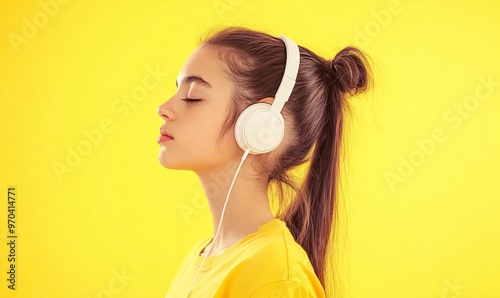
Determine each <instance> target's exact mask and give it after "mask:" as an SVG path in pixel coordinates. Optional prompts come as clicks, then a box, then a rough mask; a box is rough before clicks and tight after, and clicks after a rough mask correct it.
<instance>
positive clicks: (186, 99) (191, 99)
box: [181, 98, 201, 103]
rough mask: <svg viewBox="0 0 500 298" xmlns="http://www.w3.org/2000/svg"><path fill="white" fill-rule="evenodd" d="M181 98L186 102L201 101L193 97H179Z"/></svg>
mask: <svg viewBox="0 0 500 298" xmlns="http://www.w3.org/2000/svg"><path fill="white" fill-rule="evenodd" d="M181 99H182V100H184V101H185V102H187V103H193V102H197V101H201V99H193V98H181Z"/></svg>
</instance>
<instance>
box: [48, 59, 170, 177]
mask: <svg viewBox="0 0 500 298" xmlns="http://www.w3.org/2000/svg"><path fill="white" fill-rule="evenodd" d="M146 72H147V74H146V75H144V77H143V78H142V81H141V83H139V84H137V85H135V86H134V87H132V88H131V89H130V90H129V91H128V92H127V93H126V94H123V93H122V94H121V96H120V97H119V98H117V99H115V100H114V101H113V103H112V104H111V108H110V109H111V112H112V113H113V117H114V118H115V119H114V120H113V119H112V118H111V117H104V118H102V119H101V120H100V121H99V122H98V123H97V124H96V126H97V127H95V128H92V129H90V130H89V129H82V130H81V134H82V135H83V136H81V137H80V140H78V142H77V143H76V144H74V145H67V146H66V152H67V153H66V156H65V158H64V159H63V160H61V161H57V160H54V161H53V162H52V164H51V166H52V170H53V171H54V174H55V175H56V176H57V179H58V180H59V182H62V181H63V178H64V176H65V175H66V174H68V173H71V172H73V171H74V170H75V168H77V167H78V166H79V165H81V164H82V162H83V161H84V160H85V158H86V157H88V156H90V155H91V154H92V152H94V150H96V149H97V148H98V147H99V146H100V145H101V144H102V142H103V140H104V139H105V138H106V136H109V135H110V134H111V133H112V132H113V131H115V129H116V123H119V122H120V121H121V122H123V121H124V120H125V119H126V118H127V117H129V115H130V114H131V112H132V111H133V110H134V109H137V107H138V106H139V104H140V103H141V102H144V101H145V100H146V98H147V97H148V95H149V93H150V92H151V91H153V90H154V89H156V88H158V86H159V85H160V84H161V83H162V82H163V81H164V80H165V77H166V76H167V73H166V72H163V71H162V70H161V69H160V67H159V65H157V66H156V67H154V68H153V67H151V66H149V65H148V66H146ZM116 118H118V119H116Z"/></svg>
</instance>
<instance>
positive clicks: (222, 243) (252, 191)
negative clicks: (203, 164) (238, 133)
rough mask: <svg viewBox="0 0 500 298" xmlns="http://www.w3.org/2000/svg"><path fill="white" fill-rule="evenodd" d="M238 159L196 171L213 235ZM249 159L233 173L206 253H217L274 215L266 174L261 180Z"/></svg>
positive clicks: (255, 230)
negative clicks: (207, 208) (237, 171)
mask: <svg viewBox="0 0 500 298" xmlns="http://www.w3.org/2000/svg"><path fill="white" fill-rule="evenodd" d="M240 161H241V160H239V161H234V162H230V163H228V165H229V166H225V167H224V168H222V167H221V168H218V169H214V168H212V169H210V171H209V172H208V173H207V172H198V173H197V175H198V177H199V179H200V182H201V184H202V185H203V188H204V190H205V194H206V195H207V199H208V203H209V206H210V211H211V213H212V221H213V227H214V236H215V234H216V233H217V228H218V227H219V222H220V220H221V214H222V210H223V208H224V203H225V201H226V197H227V194H228V191H229V188H230V186H231V182H232V181H233V179H234V175H235V173H236V170H237V168H238V165H239V162H240ZM252 161H253V156H248V157H247V159H246V160H245V161H244V162H243V165H242V166H241V169H240V171H239V173H238V176H237V177H236V180H235V182H234V185H233V187H232V189H231V193H230V195H229V200H228V203H227V206H226V209H225V213H224V217H223V218H222V223H221V225H220V230H219V233H218V235H217V238H216V239H215V241H212V243H210V246H211V250H210V255H217V254H220V253H221V252H222V251H224V250H225V249H227V248H228V247H229V246H231V245H233V244H235V243H236V242H238V241H239V240H240V239H242V238H243V237H245V236H247V235H249V234H252V233H255V232H257V230H258V228H259V227H260V226H261V225H262V224H264V223H266V222H268V221H270V220H272V219H274V216H273V214H272V212H271V208H270V206H269V201H268V196H267V177H264V178H266V179H264V180H263V179H257V177H259V176H258V175H257V173H256V172H255V170H254V169H253V167H252V165H251V163H252ZM261 176H262V175H261ZM260 178H262V177H260ZM206 252H207V250H205V253H206Z"/></svg>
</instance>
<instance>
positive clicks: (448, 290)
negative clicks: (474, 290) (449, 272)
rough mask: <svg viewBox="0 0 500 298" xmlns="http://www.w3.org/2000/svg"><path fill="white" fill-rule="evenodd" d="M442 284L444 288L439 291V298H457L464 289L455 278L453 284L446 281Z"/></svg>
mask: <svg viewBox="0 0 500 298" xmlns="http://www.w3.org/2000/svg"><path fill="white" fill-rule="evenodd" d="M444 283H445V284H446V287H444V288H443V290H442V291H441V298H458V297H460V295H462V292H463V291H464V290H465V289H466V287H465V286H463V285H461V284H459V283H458V281H457V279H456V278H455V280H454V281H453V283H452V282H451V281H449V280H447V279H445V280H444Z"/></svg>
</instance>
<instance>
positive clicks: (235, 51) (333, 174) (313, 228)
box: [159, 27, 369, 283]
mask: <svg viewBox="0 0 500 298" xmlns="http://www.w3.org/2000/svg"><path fill="white" fill-rule="evenodd" d="M299 49H300V65H299V72H298V75H297V79H296V84H295V86H294V89H293V92H292V94H291V96H290V98H289V99H288V101H287V103H286V104H285V106H284V107H283V110H282V115H283V118H284V121H285V134H284V138H283V141H282V142H281V144H280V145H279V146H278V147H277V148H276V149H275V150H273V151H272V152H269V153H266V154H261V155H257V156H255V158H254V165H255V166H257V169H258V171H259V173H261V175H262V176H263V177H264V179H267V181H268V182H275V183H276V185H277V190H278V194H279V200H280V202H281V203H285V202H286V203H290V202H288V201H287V200H286V198H285V196H284V195H283V186H285V185H286V186H289V187H290V188H291V189H292V190H293V191H295V193H296V196H295V197H294V198H293V199H292V200H291V204H286V205H288V206H287V208H286V209H285V208H283V209H281V210H280V212H279V214H278V216H279V217H281V218H282V219H283V220H284V221H285V222H286V223H287V226H288V227H289V229H290V230H291V232H292V234H293V235H294V237H295V239H296V240H297V242H298V243H299V244H301V245H302V247H303V248H304V249H305V250H306V252H307V253H308V255H309V258H310V259H311V262H312V264H313V267H314V269H315V270H316V273H317V275H318V277H319V278H320V280H321V281H322V283H324V282H325V278H324V277H325V276H324V274H325V258H326V252H327V246H328V239H329V238H330V234H331V230H332V220H333V215H334V211H335V209H336V208H335V205H336V196H337V194H336V191H337V180H338V168H339V158H340V148H341V139H342V125H343V113H344V108H347V105H346V103H345V99H346V98H347V96H352V95H354V94H356V93H358V92H360V91H363V90H365V89H366V88H367V87H368V80H369V75H368V74H369V72H368V64H367V62H366V59H365V57H364V56H363V54H362V53H361V52H360V51H359V50H357V49H356V48H352V47H347V48H344V49H343V50H342V51H340V52H339V53H338V54H337V55H336V56H335V57H334V58H333V59H331V60H328V59H324V58H322V57H320V56H318V55H316V54H315V53H313V52H312V51H310V50H309V49H307V48H305V47H302V46H300V45H299ZM285 63H286V47H285V44H284V43H283V41H282V40H281V39H279V38H277V37H273V36H271V35H268V34H266V33H262V32H256V31H253V30H250V29H246V28H239V27H230V28H225V29H223V30H220V31H217V32H215V33H211V34H210V35H209V36H208V37H206V38H204V39H202V41H201V43H200V46H199V47H198V49H197V50H196V51H195V52H194V53H193V55H192V56H191V57H190V59H189V60H188V61H187V62H186V64H185V65H184V67H183V69H182V70H181V73H180V74H179V80H182V79H183V77H184V76H186V75H200V74H202V75H204V76H206V80H207V81H209V82H210V80H213V84H214V86H213V88H212V89H210V88H204V87H202V86H200V87H198V86H196V84H195V83H193V84H191V87H190V86H188V85H187V84H186V85H180V86H179V87H180V88H179V90H178V92H177V93H176V94H175V95H174V97H173V98H172V99H173V100H172V101H168V102H166V103H165V104H163V106H162V107H160V109H159V111H164V113H163V114H161V115H162V117H164V118H165V119H167V118H168V117H169V113H170V114H171V115H172V117H175V112H176V111H177V113H183V116H184V117H185V119H184V120H183V122H182V123H177V124H176V125H174V124H173V123H172V127H171V128H172V131H171V133H172V134H173V135H174V138H175V139H174V142H175V141H177V137H176V133H179V134H180V133H185V134H186V138H187V137H189V138H194V137H199V138H200V139H199V140H197V141H196V144H195V145H196V146H198V147H199V148H190V149H188V148H184V149H183V147H182V146H180V148H176V149H173V147H174V146H172V151H173V152H169V154H172V157H168V156H166V157H165V158H164V160H163V164H164V165H175V164H176V163H179V161H174V159H175V158H177V156H181V155H182V156H185V158H186V159H187V160H185V161H184V166H187V165H188V162H189V161H191V160H192V161H193V162H194V159H192V158H193V155H191V154H199V155H197V156H198V157H199V159H198V162H200V161H203V162H204V165H209V164H210V163H214V162H215V163H223V162H224V158H231V159H233V160H234V159H236V158H240V157H241V155H242V154H243V151H242V150H241V149H240V148H239V147H238V146H237V144H236V141H235V139H234V125H235V123H236V120H237V118H238V116H239V114H240V113H241V112H242V111H243V110H244V109H245V108H246V107H248V106H249V105H251V104H254V103H257V102H267V103H272V101H273V96H274V95H275V94H276V91H277V89H278V86H279V84H280V82H281V79H282V77H283V73H284V69H285ZM204 79H205V77H204ZM179 83H180V81H179ZM210 83H211V84H212V82H210ZM198 85H199V84H198ZM187 95H189V96H191V97H195V98H196V97H197V96H198V97H202V98H203V97H213V98H217V101H216V102H213V103H209V102H206V103H203V102H199V103H193V104H186V103H184V102H181V101H180V100H177V99H178V98H181V97H186V96H187ZM169 110H170V112H169ZM167 127H168V123H167ZM182 137H183V136H182V135H180V136H179V138H182ZM182 141H184V140H182ZM206 144H209V145H206ZM169 145H170V144H164V150H170V149H171V148H169V147H168V146H169ZM172 145H174V144H173V143H172ZM204 147H205V148H206V147H209V148H210V150H211V151H212V153H211V154H216V153H217V152H225V153H224V154H221V155H220V156H219V157H220V158H219V159H215V161H214V160H209V159H206V158H205V157H204V156H206V155H205V154H204V153H201V152H199V151H200V148H204ZM215 148H219V149H215ZM221 148H223V149H221ZM174 150H178V151H177V152H175V151H174ZM181 150H191V151H189V152H188V151H182V152H181ZM221 150H222V151H221ZM160 154H161V153H160ZM177 154H179V155H177ZM249 157H250V156H249ZM308 161H310V168H309V171H308V173H307V175H306V177H305V181H304V183H303V184H302V185H301V186H300V187H298V186H297V185H296V184H295V182H294V181H295V178H294V177H291V176H290V172H289V170H291V169H293V168H295V167H296V166H298V165H301V164H303V163H305V162H308ZM189 166H190V167H191V169H192V168H194V167H195V166H196V165H194V164H190V165H189Z"/></svg>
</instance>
